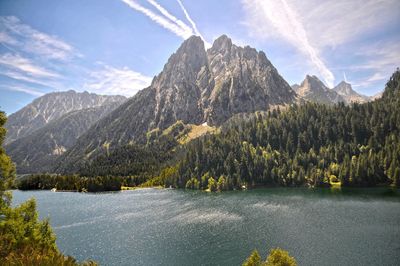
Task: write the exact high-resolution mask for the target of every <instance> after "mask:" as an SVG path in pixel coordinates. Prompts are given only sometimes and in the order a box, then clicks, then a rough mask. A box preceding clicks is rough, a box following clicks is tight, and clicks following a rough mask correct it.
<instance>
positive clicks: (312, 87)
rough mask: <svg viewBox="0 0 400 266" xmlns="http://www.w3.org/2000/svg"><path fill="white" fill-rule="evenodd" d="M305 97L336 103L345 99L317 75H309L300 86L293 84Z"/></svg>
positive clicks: (297, 91) (301, 95)
mask: <svg viewBox="0 0 400 266" xmlns="http://www.w3.org/2000/svg"><path fill="white" fill-rule="evenodd" d="M292 87H293V89H294V90H295V91H296V93H297V94H298V95H299V96H300V97H302V98H303V99H305V100H307V101H311V102H317V103H324V104H335V103H338V102H344V99H343V98H342V97H341V96H340V95H339V94H338V93H336V92H335V91H333V90H331V89H329V88H328V87H326V86H325V85H324V83H322V81H320V80H319V79H318V78H317V77H316V76H309V75H307V76H306V78H305V79H304V81H303V82H302V83H301V85H300V86H298V85H297V86H292Z"/></svg>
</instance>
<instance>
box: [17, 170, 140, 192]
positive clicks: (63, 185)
mask: <svg viewBox="0 0 400 266" xmlns="http://www.w3.org/2000/svg"><path fill="white" fill-rule="evenodd" d="M134 182H135V178H133V177H126V178H122V177H111V176H96V177H81V176H78V175H65V176H63V175H49V174H42V175H30V176H27V177H24V178H22V179H20V180H19V181H18V183H17V187H18V189H21V190H33V189H53V188H56V189H57V190H68V191H87V192H99V191H119V190H121V186H122V185H132V183H134Z"/></svg>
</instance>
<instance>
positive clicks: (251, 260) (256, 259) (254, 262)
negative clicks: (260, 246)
mask: <svg viewBox="0 0 400 266" xmlns="http://www.w3.org/2000/svg"><path fill="white" fill-rule="evenodd" d="M262 264H263V262H262V261H261V257H260V254H258V251H257V250H254V251H253V252H252V253H251V255H250V257H248V258H247V259H246V261H245V262H243V264H242V266H262Z"/></svg>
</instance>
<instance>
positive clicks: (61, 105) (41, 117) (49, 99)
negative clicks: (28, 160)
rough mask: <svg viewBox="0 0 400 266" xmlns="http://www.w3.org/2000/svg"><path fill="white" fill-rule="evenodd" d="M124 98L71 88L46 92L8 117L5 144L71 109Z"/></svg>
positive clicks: (98, 104)
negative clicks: (77, 90)
mask: <svg viewBox="0 0 400 266" xmlns="http://www.w3.org/2000/svg"><path fill="white" fill-rule="evenodd" d="M125 99H126V98H125V97H123V96H105V95H97V94H94V93H88V92H83V93H78V92H75V91H72V90H70V91H65V92H53V93H49V94H46V95H44V96H42V97H39V98H37V99H35V100H34V101H33V102H32V103H30V104H28V105H27V106H25V107H24V108H22V109H21V110H19V111H18V112H16V113H14V114H11V115H10V116H9V117H8V121H7V124H6V128H7V136H6V140H5V144H9V143H11V142H12V141H14V140H16V139H18V138H22V137H25V136H27V135H29V134H31V133H32V132H34V131H35V130H37V129H39V128H41V127H43V126H45V125H46V124H48V123H49V122H51V121H54V120H56V119H58V118H60V117H61V116H63V115H65V114H66V113H69V112H71V111H74V110H81V109H86V108H91V107H97V106H101V105H107V104H113V103H120V102H121V101H123V100H125Z"/></svg>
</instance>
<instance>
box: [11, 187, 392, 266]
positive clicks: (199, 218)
mask: <svg viewBox="0 0 400 266" xmlns="http://www.w3.org/2000/svg"><path fill="white" fill-rule="evenodd" d="M32 197H34V198H36V199H37V203H38V210H39V214H40V217H41V218H45V217H49V218H50V222H51V224H52V226H53V228H54V231H55V233H56V235H57V244H58V246H59V248H60V249H61V251H63V252H64V253H65V254H68V255H72V256H74V257H76V258H77V259H78V260H85V259H93V260H96V261H97V262H99V263H100V264H101V265H241V263H242V262H243V261H244V260H245V259H246V257H247V256H248V255H249V254H250V253H251V251H252V250H253V249H255V248H256V249H258V251H259V252H260V254H261V255H262V257H265V256H266V255H267V253H268V251H269V249H271V248H274V247H281V248H283V249H286V250H288V251H289V253H290V254H291V255H292V256H294V257H295V258H296V260H297V261H298V264H299V265H352V266H356V265H400V196H399V192H398V191H393V190H390V189H388V188H375V189H347V190H342V191H334V190H329V189H319V190H310V189H296V188H271V189H256V190H249V191H232V192H224V193H206V192H199V191H185V190H173V189H141V190H134V191H122V192H116V193H96V194H91V193H72V192H56V193H54V192H50V191H27V192H22V191H14V192H13V199H14V204H15V205H16V204H19V203H21V202H23V201H25V200H27V199H29V198H32Z"/></svg>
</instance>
